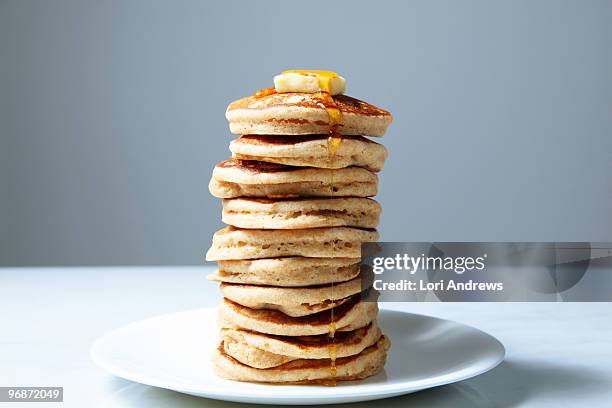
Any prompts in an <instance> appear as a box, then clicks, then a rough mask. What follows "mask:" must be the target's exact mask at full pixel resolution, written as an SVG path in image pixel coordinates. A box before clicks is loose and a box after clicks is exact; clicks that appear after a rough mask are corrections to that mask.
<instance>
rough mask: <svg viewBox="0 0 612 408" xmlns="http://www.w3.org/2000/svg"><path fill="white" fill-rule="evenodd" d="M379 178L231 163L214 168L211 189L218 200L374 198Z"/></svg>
mask: <svg viewBox="0 0 612 408" xmlns="http://www.w3.org/2000/svg"><path fill="white" fill-rule="evenodd" d="M377 186H378V178H377V177H376V174H375V173H372V172H371V171H368V170H366V169H364V168H361V167H346V168H343V169H316V168H313V167H296V166H286V165H283V164H276V163H266V162H262V161H253V160H240V159H235V158H234V159H229V160H225V161H222V162H221V163H219V164H217V165H216V166H215V169H214V170H213V176H212V179H211V180H210V184H209V186H208V188H209V190H210V193H211V194H212V195H213V196H215V197H219V198H233V197H245V196H246V197H268V198H292V197H330V196H331V195H333V196H335V197H346V196H354V197H371V196H374V195H376V192H377Z"/></svg>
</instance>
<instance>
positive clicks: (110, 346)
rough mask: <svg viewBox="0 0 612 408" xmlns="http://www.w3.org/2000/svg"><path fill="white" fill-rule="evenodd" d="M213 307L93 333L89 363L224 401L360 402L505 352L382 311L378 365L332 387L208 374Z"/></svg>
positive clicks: (428, 320)
mask: <svg viewBox="0 0 612 408" xmlns="http://www.w3.org/2000/svg"><path fill="white" fill-rule="evenodd" d="M216 317H217V311H216V309H202V310H192V311H186V312H180V313H173V314H167V315H163V316H158V317H153V318H151V319H146V320H141V321H138V322H135V323H131V324H129V325H127V326H123V327H120V328H118V329H115V330H113V331H111V332H109V333H107V334H105V335H104V336H103V337H101V338H99V339H98V340H97V341H96V342H95V343H94V345H93V346H92V348H91V356H92V358H93V360H94V361H95V363H96V364H97V365H99V366H100V367H102V368H104V369H105V370H107V371H109V372H111V373H112V374H114V375H116V376H119V377H122V378H125V379H128V380H131V381H135V382H139V383H142V384H147V385H152V386H155V387H161V388H167V389H170V390H174V391H178V392H182V393H186V394H191V395H196V396H200V397H207V398H214V399H219V400H225V401H236V402H248V403H260V404H294V405H298V404H299V405H302V404H304V405H307V404H333V403H345V402H355V401H367V400H374V399H380V398H387V397H393V396H396V395H401V394H408V393H411V392H415V391H419V390H423V389H426V388H431V387H436V386H439V385H444V384H449V383H453V382H457V381H461V380H464V379H467V378H470V377H473V376H476V375H478V374H481V373H484V372H485V371H488V370H490V369H492V368H493V367H495V366H496V365H498V364H499V363H500V362H501V361H502V360H503V359H504V353H505V351H504V346H503V345H502V344H501V343H500V342H499V341H498V340H497V339H495V338H494V337H492V336H490V335H488V334H486V333H484V332H482V331H480V330H477V329H475V328H473V327H469V326H466V325H463V324H460V323H457V322H452V321H448V320H442V319H437V318H433V317H429V316H422V315H415V314H410V313H403V312H397V311H390V310H381V311H380V315H379V322H380V326H381V327H382V329H383V331H384V332H385V334H387V335H388V336H389V338H390V339H391V350H390V352H389V356H388V359H387V365H386V366H385V371H384V372H382V373H380V374H378V375H376V376H374V377H371V378H369V379H367V380H365V381H356V382H347V383H340V384H339V385H338V386H336V387H325V386H314V385H309V386H294V385H267V384H253V383H241V382H235V381H228V380H223V379H221V378H218V377H217V376H215V375H214V373H213V371H212V367H211V362H210V357H211V355H212V352H213V350H214V349H215V348H216V347H217V344H218V341H219V340H218V337H217V330H216Z"/></svg>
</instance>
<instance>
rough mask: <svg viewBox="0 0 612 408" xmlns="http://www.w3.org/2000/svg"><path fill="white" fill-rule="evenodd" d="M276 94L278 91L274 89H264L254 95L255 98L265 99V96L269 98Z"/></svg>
mask: <svg viewBox="0 0 612 408" xmlns="http://www.w3.org/2000/svg"><path fill="white" fill-rule="evenodd" d="M275 93H278V92H276V89H274V88H264V89H260V90H259V91H257V92H255V93H254V94H253V96H254V97H255V98H263V97H264V96H268V95H274V94H275Z"/></svg>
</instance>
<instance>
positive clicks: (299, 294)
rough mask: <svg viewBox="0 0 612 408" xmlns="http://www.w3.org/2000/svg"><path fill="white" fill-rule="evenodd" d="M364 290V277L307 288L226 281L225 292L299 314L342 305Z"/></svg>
mask: <svg viewBox="0 0 612 408" xmlns="http://www.w3.org/2000/svg"><path fill="white" fill-rule="evenodd" d="M361 290H362V283H361V278H360V277H356V278H354V279H351V280H350V281H347V282H342V283H336V284H333V285H318V286H309V287H303V288H283V287H274V286H255V285H240V284H235V283H222V284H221V294H222V295H223V296H224V297H226V298H227V299H229V300H231V301H232V302H236V303H238V304H241V305H242V306H245V307H249V308H251V309H274V310H279V311H281V312H283V313H285V314H286V315H288V316H293V317H298V316H306V315H309V314H313V313H317V312H321V311H323V310H327V309H331V308H332V307H337V306H340V305H341V304H343V303H345V302H346V301H348V300H349V299H350V297H351V296H353V295H355V294H357V293H360V292H361Z"/></svg>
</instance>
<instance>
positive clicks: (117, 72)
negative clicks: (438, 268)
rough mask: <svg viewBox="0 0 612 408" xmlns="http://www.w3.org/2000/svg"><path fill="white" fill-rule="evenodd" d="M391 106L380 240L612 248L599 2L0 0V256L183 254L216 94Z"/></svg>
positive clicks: (603, 5)
mask: <svg viewBox="0 0 612 408" xmlns="http://www.w3.org/2000/svg"><path fill="white" fill-rule="evenodd" d="M302 67H304V68H319V69H332V70H335V71H338V72H340V73H341V74H342V75H344V76H345V77H346V78H347V79H348V93H349V94H350V95H352V96H356V97H359V98H363V99H366V100H368V101H370V102H372V103H374V104H378V105H380V106H382V107H384V108H387V109H389V110H391V111H392V112H393V114H394V116H395V121H394V123H393V124H392V126H391V127H390V128H389V131H388V133H387V135H386V137H385V138H384V140H383V142H384V143H385V144H386V145H387V147H388V148H389V150H390V158H389V160H388V162H387V165H386V168H385V170H384V171H383V173H382V174H381V183H380V194H379V200H380V201H381V202H382V204H383V208H384V213H383V221H382V225H381V228H380V229H381V233H382V238H383V239H384V240H387V241H430V240H437V241H454V240H458V241H470V240H476V241H488V240H495V241H515V240H516V241H567V240H569V241H575V240H587V241H598V240H599V241H611V240H612V215H611V213H612V182H611V181H610V180H611V177H610V176H611V174H612V3H611V2H609V1H577V0H576V1H425V0H424V1H407V2H400V1H396V2H389V1H376V2H371V1H370V2H364V3H359V2H340V1H334V2H317V1H308V2H295V3H294V2H289V1H286V0H284V1H280V2H272V1H256V2H255V1H244V2H236V1H234V2H229V1H224V2H217V3H212V2H205V1H60V0H56V1H6V0H0V136H1V138H0V166H1V167H0V189H1V190H0V265H74V264H93V265H96V264H99V265H102V264H198V263H200V262H201V258H202V254H203V252H204V250H205V249H206V248H207V247H208V245H209V241H210V237H211V235H212V233H213V232H214V231H215V230H216V229H217V228H220V227H221V226H222V224H221V222H220V203H219V202H218V200H216V199H214V198H213V197H211V196H210V195H209V193H208V191H207V183H208V180H209V176H210V172H211V170H212V167H213V166H214V164H215V163H216V162H218V161H220V160H222V159H224V158H226V157H227V156H228V155H229V152H228V149H227V145H228V142H229V141H230V140H231V138H232V136H231V135H230V134H229V131H228V129H227V124H226V122H225V119H224V111H225V107H226V105H227V103H229V102H230V101H231V100H233V99H236V98H238V97H241V96H244V95H246V94H249V93H251V92H252V91H253V90H255V89H258V88H262V87H266V86H269V85H270V84H271V81H272V77H273V75H275V74H276V73H278V72H280V71H282V70H284V69H287V68H302Z"/></svg>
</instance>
